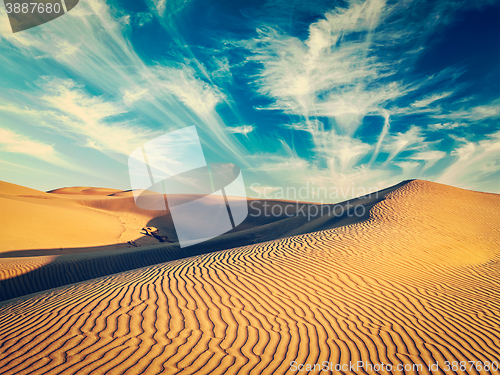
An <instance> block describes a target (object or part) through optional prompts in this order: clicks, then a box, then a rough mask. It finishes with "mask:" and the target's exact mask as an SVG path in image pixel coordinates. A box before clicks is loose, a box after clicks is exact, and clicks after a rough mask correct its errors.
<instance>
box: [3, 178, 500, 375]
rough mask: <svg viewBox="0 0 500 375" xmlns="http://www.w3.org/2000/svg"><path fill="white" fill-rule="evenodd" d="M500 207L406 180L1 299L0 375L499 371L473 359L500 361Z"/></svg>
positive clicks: (488, 198)
mask: <svg viewBox="0 0 500 375" xmlns="http://www.w3.org/2000/svg"><path fill="white" fill-rule="evenodd" d="M499 214H500V197H499V196H498V195H495V194H485V193H477V192H471V191H465V190H461V189H457V188H452V187H448V186H444V185H439V184H435V183H430V182H425V181H419V180H415V181H411V182H409V183H406V184H404V185H403V186H401V187H399V188H398V189H396V190H394V191H392V192H391V193H389V194H388V195H387V196H386V198H385V199H384V200H381V201H379V202H378V203H376V204H375V205H374V206H373V207H371V210H370V215H369V217H368V219H367V220H363V221H360V222H358V223H353V224H350V225H347V226H341V227H337V228H333V229H326V230H321V231H317V232H313V233H307V234H301V235H297V236H291V237H286V238H283V239H278V240H273V241H268V242H263V243H258V244H254V245H248V246H243V247H239V248H234V249H229V250H225V251H218V252H213V253H208V254H202V255H197V256H193V257H190V258H186V259H179V260H175V261H171V262H167V263H163V264H159V265H154V266H149V267H145V268H140V269H136V270H130V271H126V272H122V273H118V274H114V275H109V276H106V277H102V278H97V279H92V280H88V281H85V282H81V283H78V284H73V285H70V286H65V287H61V288H58V289H53V290H50V291H46V292H42V293H39V294H36V295H30V296H26V297H22V298H18V299H15V300H11V301H7V302H4V303H3V304H1V305H0V369H1V372H2V373H5V374H15V373H30V374H42V373H43V374H72V373H85V374H90V373H109V374H143V373H147V374H149V373H151V374H156V373H165V374H174V373H186V374H188V373H189V374H191V373H199V374H223V373H225V374H236V373H241V374H249V373H250V374H283V373H294V371H293V369H294V368H293V367H292V368H291V367H290V363H291V362H293V361H295V362H296V363H297V364H300V363H308V364H315V363H317V364H321V363H322V362H323V361H328V362H329V363H331V364H332V365H331V366H333V367H334V366H335V365H338V364H344V365H346V364H349V362H351V363H356V362H357V361H363V363H364V364H365V366H366V365H367V364H372V365H375V364H381V363H384V364H392V366H394V367H396V366H397V365H402V366H404V365H406V366H407V367H406V368H407V370H406V371H404V372H402V371H399V372H398V371H396V370H395V369H394V370H393V371H392V373H395V374H396V373H406V374H430V373H432V374H438V373H439V374H443V373H460V374H464V373H470V374H473V373H474V374H475V373H480V374H490V373H495V371H493V370H491V371H487V370H485V369H484V364H485V363H486V362H492V361H497V362H499V359H500V313H499V311H500V288H499V285H500V272H499V271H500V263H499V262H500V236H499V234H500V221H499V220H498V218H499V217H500V216H499ZM271 224H272V223H271ZM134 254H139V253H131V256H134ZM80 256H83V255H82V254H80ZM94 266H95V267H98V266H99V265H98V264H97V263H94ZM46 277H47V278H55V277H58V275H57V274H54V275H51V274H47V275H46ZM446 361H450V362H453V361H458V362H460V361H476V362H477V361H480V362H481V363H482V365H481V369H480V370H479V366H478V365H476V366H477V367H476V368H478V370H477V371H475V370H471V369H470V364H468V365H467V367H466V370H465V371H460V370H457V371H453V370H451V369H450V370H449V371H446V370H445V369H446V367H445V366H446V364H445V362H446ZM436 362H438V363H439V365H440V370H429V369H428V367H427V366H428V364H429V363H436ZM418 365H421V368H417V367H414V366H418ZM451 365H452V364H450V366H451ZM499 365H500V363H499ZM459 366H460V365H459ZM305 372H306V371H304V372H303V373H305ZM310 373H318V371H316V372H314V371H311V372H310ZM323 373H345V374H352V373H357V374H362V373H369V374H376V373H384V372H383V371H375V370H367V371H364V370H363V369H359V367H358V369H357V370H354V371H350V370H349V369H347V370H344V371H324V372H323ZM386 373H387V372H386Z"/></svg>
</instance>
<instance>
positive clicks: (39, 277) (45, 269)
mask: <svg viewBox="0 0 500 375" xmlns="http://www.w3.org/2000/svg"><path fill="white" fill-rule="evenodd" d="M408 182H409V181H403V182H401V183H399V184H397V185H394V186H392V187H390V188H387V189H384V190H381V191H378V192H375V193H372V194H369V195H365V196H363V197H359V198H354V199H351V200H348V201H344V202H341V203H337V204H335V205H323V206H321V205H315V204H310V203H298V204H297V203H296V202H286V201H273V204H276V205H290V204H291V205H297V206H296V208H295V209H296V211H295V212H294V213H295V214H294V215H293V216H290V217H288V216H282V217H272V216H270V217H269V218H266V217H264V218H263V217H262V216H260V217H259V216H258V215H256V216H254V215H255V212H256V210H257V209H262V206H259V205H262V204H263V202H267V203H269V201H257V202H258V203H257V204H255V205H254V207H253V208H252V207H250V209H249V215H248V217H247V219H245V221H244V222H243V223H242V224H241V225H240V226H239V227H238V228H235V229H233V230H232V231H229V232H227V233H226V234H224V235H221V236H219V237H216V238H213V239H211V240H208V241H205V242H203V243H200V244H197V245H193V246H190V247H187V248H181V247H180V246H179V243H178V242H175V243H165V242H163V243H160V244H158V245H154V246H144V247H142V246H141V247H124V248H117V246H116V245H110V246H100V247H91V248H78V249H71V250H72V254H65V255H61V251H60V250H59V249H39V250H19V251H11V252H8V253H4V254H2V255H1V257H3V258H5V257H22V256H35V255H34V254H36V256H40V255H60V256H59V257H58V258H57V259H56V260H54V261H53V262H51V263H49V264H46V265H44V266H41V267H40V268H37V269H35V270H32V271H30V272H27V273H25V274H22V275H18V276H15V277H12V278H9V279H6V280H0V301H7V300H10V299H13V298H18V297H22V296H26V295H28V294H34V293H39V292H41V291H45V290H49V289H53V288H58V287H61V286H64V285H68V284H73V283H78V282H82V281H85V280H89V279H93V278H97V277H102V276H107V275H111V274H115V273H119V272H123V271H128V270H132V269H136V268H141V267H146V266H151V265H154V264H159V263H164V262H168V261H172V260H177V259H182V258H187V257H191V256H196V255H201V254H207V253H211V252H215V251H220V250H226V249H231V248H236V247H241V246H246V245H251V244H255V243H260V242H266V241H271V240H276V239H280V238H284V237H289V236H293V235H299V234H304V233H311V232H316V231H320V230H327V229H332V228H336V227H341V226H345V225H350V224H354V223H359V222H363V221H365V220H368V219H369V212H370V209H371V207H373V206H374V205H375V204H376V203H378V202H380V201H382V200H384V199H385V196H386V195H387V194H388V193H390V192H392V191H393V190H395V189H397V188H399V187H401V186H403V185H405V184H406V183H408ZM300 205H304V207H305V208H306V209H304V210H303V211H305V212H307V207H309V206H311V207H312V206H316V207H317V208H318V209H319V210H318V214H317V215H315V216H314V217H308V216H307V214H306V215H303V214H301V212H302V211H300V207H301V206H300ZM359 206H363V207H364V210H360V209H358V211H357V214H355V213H354V211H353V210H354V209H355V207H359ZM328 207H329V208H328ZM349 207H350V208H349ZM282 208H283V207H282ZM321 208H324V209H323V210H321ZM327 208H328V209H327ZM252 210H255V211H252ZM290 210H292V209H290ZM290 210H289V213H290V212H292V211H290ZM314 211H315V210H314ZM322 211H323V212H322ZM261 212H262V211H261ZM361 212H363V213H364V214H363V215H359V213H361ZM252 213H253V214H254V215H252ZM158 220H159V218H155V219H152V220H151V221H150V222H149V223H148V226H158ZM124 245H126V244H124ZM75 250H77V251H78V253H76V254H75V253H74V252H75ZM80 250H81V251H80ZM2 304H5V302H3V303H2Z"/></svg>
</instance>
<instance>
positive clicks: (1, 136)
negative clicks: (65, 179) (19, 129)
mask: <svg viewBox="0 0 500 375" xmlns="http://www.w3.org/2000/svg"><path fill="white" fill-rule="evenodd" d="M0 150H1V151H5V152H12V153H17V154H24V155H29V156H31V157H34V158H37V159H41V160H43V161H46V162H48V163H51V164H55V165H58V166H62V167H65V168H69V169H74V168H73V167H72V166H71V165H70V164H69V163H68V162H66V161H65V160H64V159H62V157H61V155H59V154H58V153H57V152H56V151H55V150H54V145H49V144H46V143H43V142H40V141H36V140H33V139H31V138H29V137H26V136H24V135H21V134H18V133H15V132H13V131H12V130H9V129H0Z"/></svg>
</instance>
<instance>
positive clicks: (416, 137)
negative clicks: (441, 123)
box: [382, 126, 424, 165]
mask: <svg viewBox="0 0 500 375" xmlns="http://www.w3.org/2000/svg"><path fill="white" fill-rule="evenodd" d="M423 143H424V137H423V136H422V135H421V130H420V129H419V128H417V127H416V126H412V127H410V129H408V131H406V132H405V133H397V134H394V135H391V136H390V137H388V138H386V141H385V142H384V144H383V146H382V147H383V149H384V150H386V151H388V152H389V156H388V158H387V159H386V161H385V162H384V165H387V164H388V163H389V162H390V161H391V160H392V159H394V158H395V157H396V156H397V155H398V154H400V153H401V152H403V151H408V150H414V149H416V148H420V147H422V144H423Z"/></svg>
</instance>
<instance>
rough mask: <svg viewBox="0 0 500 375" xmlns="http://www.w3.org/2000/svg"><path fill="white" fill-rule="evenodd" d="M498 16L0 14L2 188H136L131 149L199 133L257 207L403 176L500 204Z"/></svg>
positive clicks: (324, 9) (114, 5)
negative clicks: (38, 20) (24, 20)
mask: <svg viewBox="0 0 500 375" xmlns="http://www.w3.org/2000/svg"><path fill="white" fill-rule="evenodd" d="M499 17H500V5H499V2H491V1H482V2H481V1H480V2H474V4H472V2H465V1H462V2H459V1H453V2H451V1H435V2H429V1H427V2H426V1H398V2H385V1H382V0H370V1H366V2H363V1H339V2H335V1H317V2H314V1H307V2H303V1H295V0H291V1H289V0H287V1H282V0H272V1H248V2H234V1H210V2H207V1H166V0H151V1H149V0H147V1H144V2H143V1H112V2H105V1H102V0H81V1H80V3H79V4H78V5H77V6H76V7H75V8H74V9H73V10H72V11H70V12H69V13H68V14H66V15H64V16H63V17H59V18H57V19H56V20H54V21H52V22H50V23H47V24H43V25H41V26H38V27H35V28H32V29H29V30H26V31H23V32H19V33H16V34H13V33H12V31H11V29H10V25H9V23H8V19H7V15H6V12H5V8H3V7H2V8H0V66H1V68H0V71H1V74H0V87H1V90H0V174H1V177H0V179H1V180H5V181H8V182H13V183H17V184H21V185H25V186H29V187H32V188H36V189H40V190H49V189H54V188H58V187H62V186H102V187H112V188H118V189H130V181H129V176H128V170H127V168H128V167H127V159H128V156H129V155H130V153H131V152H132V151H134V150H135V149H136V148H137V147H139V146H140V145H141V144H143V143H144V142H147V141H148V140H151V139H153V138H155V137H157V136H160V135H162V134H165V133H167V132H169V131H172V130H175V129H180V128H184V127H187V126H191V125H196V127H197V130H198V134H199V135H200V138H201V141H202V147H203V151H204V154H205V157H206V159H207V161H208V162H212V163H226V162H230V163H235V164H237V165H238V166H239V167H240V168H241V170H242V173H243V177H244V180H245V185H246V186H247V190H248V195H250V196H258V195H259V194H262V193H263V192H264V191H265V192H266V194H267V196H268V197H270V198H272V197H277V198H280V197H282V198H293V197H290V196H287V195H286V194H285V196H280V195H279V194H280V192H282V191H283V190H286V189H287V188H288V189H290V188H291V189H300V188H303V187H308V189H309V190H308V191H311V190H312V193H308V195H307V197H305V200H319V197H318V196H316V197H315V196H314V195H313V193H314V188H319V187H324V188H326V189H329V190H328V191H330V192H333V191H335V192H336V193H335V194H337V196H333V195H330V194H329V196H328V197H321V199H323V198H325V200H327V201H339V200H343V199H344V198H349V197H350V196H351V195H352V194H353V193H354V192H356V193H355V194H354V195H357V194H358V193H362V192H363V191H368V190H369V189H371V190H375V189H379V188H384V187H387V186H390V185H393V184H396V183H398V182H400V181H402V180H405V179H412V178H421V179H426V180H431V181H436V182H441V183H445V184H449V185H453V186H458V187H463V188H468V189H473V190H479V191H486V192H496V193H500V124H499V121H500V23H499ZM332 189H333V190H332ZM335 189H336V190H335ZM339 189H340V190H339ZM288 191H290V190H288ZM339 191H340V193H339Z"/></svg>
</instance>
